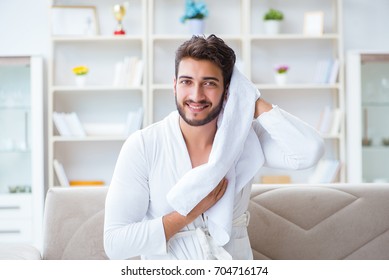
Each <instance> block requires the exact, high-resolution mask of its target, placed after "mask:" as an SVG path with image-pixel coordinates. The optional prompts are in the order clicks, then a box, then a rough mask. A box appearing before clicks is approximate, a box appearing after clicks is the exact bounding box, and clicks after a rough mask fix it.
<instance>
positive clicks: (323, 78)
mask: <svg viewBox="0 0 389 280" xmlns="http://www.w3.org/2000/svg"><path fill="white" fill-rule="evenodd" d="M330 69H331V61H330V60H320V61H319V62H318V63H317V65H316V72H315V77H314V82H315V83H317V84H326V83H327V81H328V75H329V72H330Z"/></svg>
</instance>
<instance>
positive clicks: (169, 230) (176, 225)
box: [162, 178, 228, 241]
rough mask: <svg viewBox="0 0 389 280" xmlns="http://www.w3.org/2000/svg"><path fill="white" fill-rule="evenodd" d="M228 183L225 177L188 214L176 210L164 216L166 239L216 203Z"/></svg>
mask: <svg viewBox="0 0 389 280" xmlns="http://www.w3.org/2000/svg"><path fill="white" fill-rule="evenodd" d="M227 185H228V182H227V179H225V178H223V179H222V180H221V181H220V183H219V184H218V185H217V186H216V187H215V188H214V189H213V190H212V191H211V192H210V193H209V194H208V195H207V196H206V197H204V198H203V199H202V200H201V201H200V202H199V203H198V204H197V205H196V206H195V207H194V208H193V209H192V210H191V211H190V212H189V213H188V215H187V216H182V215H181V214H180V213H178V212H176V211H174V212H171V213H169V214H167V215H165V216H163V217H162V222H163V227H164V230H165V237H166V241H167V240H169V239H170V238H171V237H172V236H173V235H174V234H176V233H177V232H178V231H180V230H181V229H182V228H183V227H184V226H186V225H188V224H190V223H191V222H193V221H194V220H195V219H196V218H197V217H198V216H200V215H201V214H203V213H204V212H205V211H207V210H208V209H209V208H211V207H212V206H213V205H215V204H216V202H218V201H219V200H220V199H221V198H222V197H223V195H224V193H225V192H226V189H227Z"/></svg>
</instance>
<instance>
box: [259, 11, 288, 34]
mask: <svg viewBox="0 0 389 280" xmlns="http://www.w3.org/2000/svg"><path fill="white" fill-rule="evenodd" d="M283 19H284V14H283V13H282V12H281V11H279V10H275V9H269V10H268V11H267V12H266V13H265V15H264V16H263V20H264V25H265V33H266V34H269V35H274V34H278V33H280V25H281V21H282V20H283Z"/></svg>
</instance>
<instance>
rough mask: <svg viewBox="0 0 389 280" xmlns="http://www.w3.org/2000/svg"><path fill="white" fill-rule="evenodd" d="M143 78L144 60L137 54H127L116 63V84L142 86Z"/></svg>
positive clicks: (114, 82) (114, 81) (114, 83)
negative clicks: (136, 55)
mask: <svg viewBox="0 0 389 280" xmlns="http://www.w3.org/2000/svg"><path fill="white" fill-rule="evenodd" d="M142 79H143V61H142V60H141V59H139V58H138V57H135V56H131V57H129V56H126V57H125V58H124V59H123V61H119V62H117V63H116V64H115V73H114V80H113V85H114V86H140V85H141V84H142Z"/></svg>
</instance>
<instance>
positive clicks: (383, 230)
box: [42, 184, 389, 260]
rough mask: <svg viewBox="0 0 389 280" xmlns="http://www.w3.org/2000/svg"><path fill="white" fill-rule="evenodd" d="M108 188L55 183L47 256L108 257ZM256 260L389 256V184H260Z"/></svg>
mask: <svg viewBox="0 0 389 280" xmlns="http://www.w3.org/2000/svg"><path fill="white" fill-rule="evenodd" d="M107 190H108V188H102V187H77V188H50V189H49V191H48V193H47V196H46V205H45V217H44V248H43V252H42V256H43V259H55V260H60V259H76V260H82V259H88V260H94V259H107V256H106V254H105V252H104V247H103V227H104V204H105V197H106V194H107ZM249 211H250V215H251V218H250V224H249V227H248V232H249V236H250V242H251V247H252V249H253V254H254V259H307V260H311V259H389V184H382V185H376V184H359V185H350V184H326V185H314V186H313V185H254V186H253V189H252V194H251V201H250V204H249Z"/></svg>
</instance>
